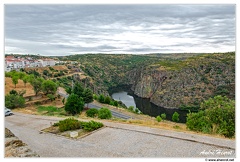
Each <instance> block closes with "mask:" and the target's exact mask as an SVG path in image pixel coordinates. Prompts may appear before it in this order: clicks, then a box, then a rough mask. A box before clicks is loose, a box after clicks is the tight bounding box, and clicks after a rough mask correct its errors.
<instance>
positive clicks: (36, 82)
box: [30, 78, 44, 96]
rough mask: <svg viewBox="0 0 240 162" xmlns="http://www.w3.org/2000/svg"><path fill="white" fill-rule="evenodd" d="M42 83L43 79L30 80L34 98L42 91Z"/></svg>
mask: <svg viewBox="0 0 240 162" xmlns="http://www.w3.org/2000/svg"><path fill="white" fill-rule="evenodd" d="M43 81H44V79H43V78H36V79H32V80H31V82H30V83H31V85H32V86H33V90H34V92H35V94H36V96H37V95H38V93H39V92H40V91H41V89H42V82H43Z"/></svg>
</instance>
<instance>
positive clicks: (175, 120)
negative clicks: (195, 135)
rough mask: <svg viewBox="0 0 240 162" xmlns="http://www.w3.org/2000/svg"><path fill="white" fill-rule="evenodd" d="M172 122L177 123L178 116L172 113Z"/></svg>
mask: <svg viewBox="0 0 240 162" xmlns="http://www.w3.org/2000/svg"><path fill="white" fill-rule="evenodd" d="M172 121H174V122H178V121H179V114H178V113H177V112H174V113H173V115H172Z"/></svg>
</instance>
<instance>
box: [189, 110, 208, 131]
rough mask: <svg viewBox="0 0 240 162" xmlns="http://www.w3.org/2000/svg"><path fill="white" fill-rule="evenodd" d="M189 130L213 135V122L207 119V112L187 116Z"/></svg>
mask: <svg viewBox="0 0 240 162" xmlns="http://www.w3.org/2000/svg"><path fill="white" fill-rule="evenodd" d="M186 125H187V128H189V129H190V130H193V131H200V132H204V133H211V129H212V128H211V127H212V124H211V121H210V120H209V119H208V118H207V116H206V113H205V111H199V112H198V113H189V114H187V122H186Z"/></svg>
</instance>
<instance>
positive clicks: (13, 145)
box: [5, 128, 39, 157]
mask: <svg viewBox="0 0 240 162" xmlns="http://www.w3.org/2000/svg"><path fill="white" fill-rule="evenodd" d="M5 157H39V155H37V154H36V153H35V152H33V151H32V150H30V149H29V147H28V146H27V145H26V144H25V143H23V142H22V141H21V140H19V139H18V138H17V137H16V136H15V135H14V134H13V133H12V132H11V131H10V130H9V129H7V128H5Z"/></svg>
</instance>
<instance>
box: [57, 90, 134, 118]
mask: <svg viewBox="0 0 240 162" xmlns="http://www.w3.org/2000/svg"><path fill="white" fill-rule="evenodd" d="M58 94H59V95H61V96H63V97H65V98H68V96H69V95H68V94H65V93H62V92H59V91H58ZM88 108H96V109H100V108H101V107H100V106H97V105H94V104H92V103H89V104H88ZM110 111H111V113H112V116H114V117H116V118H121V119H130V118H131V117H130V116H128V115H125V114H122V113H119V112H117V111H114V110H110Z"/></svg>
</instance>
